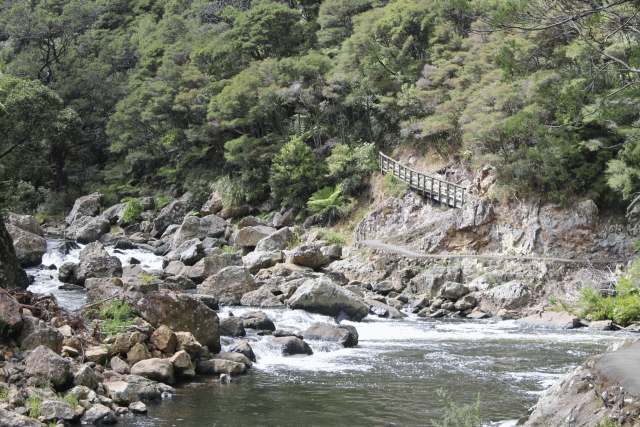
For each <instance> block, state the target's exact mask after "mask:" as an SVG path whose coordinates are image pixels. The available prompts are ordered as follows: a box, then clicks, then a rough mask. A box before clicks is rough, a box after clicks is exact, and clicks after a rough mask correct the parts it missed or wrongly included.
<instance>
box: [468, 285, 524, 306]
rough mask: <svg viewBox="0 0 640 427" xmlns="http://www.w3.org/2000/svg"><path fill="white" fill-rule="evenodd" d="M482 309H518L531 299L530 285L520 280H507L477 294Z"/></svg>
mask: <svg viewBox="0 0 640 427" xmlns="http://www.w3.org/2000/svg"><path fill="white" fill-rule="evenodd" d="M477 297H478V300H479V308H480V310H482V311H484V312H488V313H496V312H497V311H498V310H500V309H505V310H517V309H520V308H523V307H525V306H526V305H527V304H529V302H530V301H531V291H530V290H529V287H528V286H527V285H526V284H524V283H522V282H518V281H512V282H507V283H505V284H502V285H499V286H496V287H493V288H491V289H489V290H487V291H483V292H479V293H478V294H477Z"/></svg>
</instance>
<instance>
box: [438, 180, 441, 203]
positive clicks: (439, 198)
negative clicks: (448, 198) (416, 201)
mask: <svg viewBox="0 0 640 427" xmlns="http://www.w3.org/2000/svg"><path fill="white" fill-rule="evenodd" d="M438 201H439V202H440V203H442V181H440V180H438Z"/></svg>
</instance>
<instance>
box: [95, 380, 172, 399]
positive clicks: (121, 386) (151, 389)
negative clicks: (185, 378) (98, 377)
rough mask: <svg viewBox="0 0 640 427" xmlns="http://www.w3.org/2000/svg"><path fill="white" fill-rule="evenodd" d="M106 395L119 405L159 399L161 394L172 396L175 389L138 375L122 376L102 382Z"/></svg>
mask: <svg viewBox="0 0 640 427" xmlns="http://www.w3.org/2000/svg"><path fill="white" fill-rule="evenodd" d="M104 388H105V391H106V392H107V395H108V396H109V397H110V398H111V399H113V401H114V402H115V403H117V404H119V405H129V404H130V403H131V402H137V401H140V400H142V401H150V400H156V399H160V397H161V396H162V394H163V393H170V394H174V393H175V389H174V388H173V387H171V386H169V385H166V384H163V383H159V382H156V381H153V380H150V379H148V378H145V377H142V376H140V375H133V374H132V375H123V376H121V377H115V378H111V379H108V380H106V381H105V382H104Z"/></svg>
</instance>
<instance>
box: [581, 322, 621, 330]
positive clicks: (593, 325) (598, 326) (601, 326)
mask: <svg viewBox="0 0 640 427" xmlns="http://www.w3.org/2000/svg"><path fill="white" fill-rule="evenodd" d="M588 326H589V329H592V330H594V331H613V330H615V329H616V326H615V325H614V323H613V321H611V320H594V321H592V322H589V325H588Z"/></svg>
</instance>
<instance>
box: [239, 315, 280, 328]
mask: <svg viewBox="0 0 640 427" xmlns="http://www.w3.org/2000/svg"><path fill="white" fill-rule="evenodd" d="M240 318H241V319H242V325H243V326H244V327H245V328H246V329H258V330H261V331H275V330H276V325H275V324H274V323H273V320H271V319H269V316H267V315H266V313H264V312H262V311H248V312H246V313H242V314H241V315H240Z"/></svg>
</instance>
